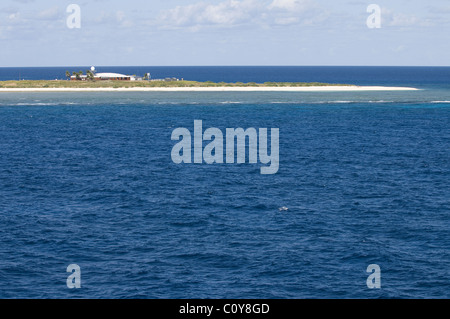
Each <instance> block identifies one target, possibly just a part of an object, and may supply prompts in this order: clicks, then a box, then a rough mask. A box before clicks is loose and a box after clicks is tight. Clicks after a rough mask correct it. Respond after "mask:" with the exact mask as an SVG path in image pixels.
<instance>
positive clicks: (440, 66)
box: [0, 64, 450, 69]
mask: <svg viewBox="0 0 450 319" xmlns="http://www.w3.org/2000/svg"><path fill="white" fill-rule="evenodd" d="M91 66H92V65H87V64H86V65H56V66H55V65H54V66H50V65H43V66H0V68H5V69H6V68H76V67H91ZM94 66H95V67H374V68H376V67H396V68H403V67H404V68H449V67H450V65H276V64H274V65H251V64H249V65H245V64H236V65H95V64H94Z"/></svg>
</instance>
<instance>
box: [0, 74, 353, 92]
mask: <svg viewBox="0 0 450 319" xmlns="http://www.w3.org/2000/svg"><path fill="white" fill-rule="evenodd" d="M80 73H81V72H78V73H77V72H73V75H75V76H76V77H77V78H78V77H79V76H81V75H82V73H81V74H80ZM66 76H67V77H68V78H70V76H71V74H70V73H67V74H66ZM92 76H93V75H92V74H89V73H88V78H89V81H66V80H52V81H47V80H21V81H0V88H4V89H15V88H17V89H38V88H117V89H119V88H153V87H156V88H160V87H168V88H171V87H312V86H347V84H329V83H318V82H265V83H255V82H248V83H243V82H234V83H226V82H212V81H206V82H198V81H184V80H183V81H95V80H93V79H92Z"/></svg>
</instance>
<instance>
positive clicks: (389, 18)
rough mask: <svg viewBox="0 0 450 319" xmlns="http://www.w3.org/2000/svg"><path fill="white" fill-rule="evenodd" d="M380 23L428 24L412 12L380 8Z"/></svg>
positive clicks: (393, 25)
mask: <svg viewBox="0 0 450 319" xmlns="http://www.w3.org/2000/svg"><path fill="white" fill-rule="evenodd" d="M381 24H382V26H389V27H412V26H421V27H423V26H430V23H429V22H428V21H426V20H423V19H421V18H419V17H417V16H416V15H414V14H408V13H397V12H394V11H392V10H389V9H386V8H382V9H381Z"/></svg>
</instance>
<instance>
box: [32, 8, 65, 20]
mask: <svg viewBox="0 0 450 319" xmlns="http://www.w3.org/2000/svg"><path fill="white" fill-rule="evenodd" d="M62 17H63V12H62V10H61V8H59V7H52V8H48V9H45V10H42V11H40V12H38V13H37V15H36V19H37V20H58V19H60V18H62Z"/></svg>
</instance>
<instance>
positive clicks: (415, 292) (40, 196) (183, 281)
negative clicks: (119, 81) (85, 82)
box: [0, 68, 450, 298]
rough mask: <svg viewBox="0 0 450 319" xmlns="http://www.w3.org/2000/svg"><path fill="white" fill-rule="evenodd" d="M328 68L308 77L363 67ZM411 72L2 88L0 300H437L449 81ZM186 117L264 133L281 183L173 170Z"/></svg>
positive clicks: (214, 170) (245, 167)
mask: <svg viewBox="0 0 450 319" xmlns="http://www.w3.org/2000/svg"><path fill="white" fill-rule="evenodd" d="M144 69H145V68H144ZM186 69H188V68H186ZM200 69H203V68H200ZM255 69H257V68H255ZM263 69H264V68H263ZM363 69H364V68H363ZM222 70H223V69H222ZM283 70H285V73H283V72H284V71H283ZM311 70H312V71H311V72H310V73H311V74H314V73H317V74H322V75H323V74H326V73H327V72H328V73H329V74H332V73H333V72H334V71H333V68H331V70H328V71H326V68H317V69H316V71H317V72H313V71H314V69H311ZM342 70H343V71H342V73H340V74H339V75H330V77H329V78H327V77H323V78H321V79H318V81H324V82H334V81H335V80H336V81H338V82H341V80H340V79H348V81H344V82H350V83H352V81H350V79H351V78H352V77H353V76H355V75H354V74H363V73H364V72H363V70H359V69H357V68H348V70H347V71H345V68H344V69H342ZM2 72H4V69H0V77H1V78H5V77H6V75H5V74H2ZM30 72H31V71H30ZM48 72H49V74H50V73H51V72H53V69H51V70H49V71H48ZM150 72H152V71H151V70H150ZM217 72H218V71H217ZM217 72H216V73H215V71H214V68H211V69H210V70H209V73H210V74H209V75H208V74H203V75H201V76H202V77H203V78H202V79H206V78H210V79H212V80H221V79H223V80H226V79H225V75H223V74H222V73H220V72H218V73H219V74H218V73H217ZM227 72H231V73H233V72H234V71H233V72H232V71H230V70H228V71H227ZM258 72H261V73H264V72H263V70H257V72H256V71H255V73H252V74H253V75H251V74H250V75H245V76H248V79H253V81H255V82H264V81H265V80H266V78H265V76H264V77H261V78H260V79H259V81H258V78H253V77H254V76H255V75H254V74H257V73H258ZM321 72H322V73H321ZM346 72H347V73H346ZM373 72H374V73H378V72H380V74H381V73H382V72H381V71H380V70H374V71H373ZM386 72H387V71H386ZM389 72H390V73H389V74H391V73H392V74H393V73H396V72H395V70H390V71H389ZM411 72H413V73H414V72H415V73H414V74H415V75H416V77H415V78H411V77H408V76H406V75H397V76H398V77H401V78H402V79H403V80H396V81H395V80H394V79H395V77H394V78H392V77H389V78H386V79H384V80H382V79H381V78H382V77H381V75H380V77H378V78H376V79H374V80H373V81H372V82H370V76H368V75H367V76H366V77H364V76H362V75H361V76H360V77H359V79H360V81H361V82H360V84H361V83H363V82H364V84H374V85H375V84H377V85H379V84H385V83H390V84H391V85H397V86H405V85H412V84H413V83H418V84H419V82H420V83H421V84H422V86H420V87H421V88H422V90H419V91H404V92H400V91H399V92H357V93H355V92H309V93H308V92H297V93H296V92H257V93H256V92H215V93H212V92H211V93H205V92H203V93H201V92H177V93H174V92H172V93H167V92H166V93H165V92H137V93H136V92H135V93H127V92H111V93H105V92H98V93H73V92H71V93H0V223H1V225H2V227H1V228H0V298H449V297H450V293H449V287H450V284H449V283H450V252H449V247H450V216H449V212H450V189H449V180H450V90H449V89H448V83H449V76H448V75H449V72H448V69H446V68H442V69H441V68H430V69H427V70H425V69H420V68H419V69H416V70H415V71H414V70H412V71H411ZM434 72H435V73H434ZM25 73H26V72H25ZM25 73H23V74H25ZM43 73H45V72H41V73H40V74H43ZM125 73H128V72H125ZM197 73H198V74H201V72H200V71H198V72H197ZM278 73H279V74H278V75H279V77H280V79H286V80H289V79H290V78H291V77H290V76H291V75H290V74H291V73H292V70H290V69H289V68H280V69H278ZM425 73H426V74H428V75H426V76H424V77H423V78H422V79H421V78H420V77H419V78H417V76H418V75H419V74H425ZM29 74H31V73H29ZM192 74H193V75H194V74H196V72H194V71H192ZM333 74H334V73H333ZM163 76H180V77H183V76H184V77H185V78H188V76H185V75H183V74H181V73H180V75H178V74H175V73H173V74H164V75H163ZM198 76H199V78H198V79H201V78H200V75H198ZM245 76H243V77H245ZM311 76H312V75H311ZM192 77H193V76H192ZM337 77H339V80H337ZM239 80H240V79H239ZM271 80H273V79H271ZM275 80H276V79H275ZM234 81H236V80H234ZM242 81H244V82H245V81H246V80H245V79H242ZM194 120H202V121H203V127H204V129H206V128H209V127H217V128H219V129H221V130H222V131H223V132H225V129H226V128H238V127H242V128H249V127H254V128H279V129H280V168H279V171H278V173H277V174H275V175H261V174H260V166H261V165H260V164H248V163H246V164H213V165H207V164H181V165H177V164H174V163H173V162H172V160H171V150H172V147H173V145H174V144H175V142H174V141H172V140H171V134H172V131H173V130H174V129H175V128H177V127H185V128H188V129H189V130H190V131H191V132H192V131H193V125H194ZM204 145H206V143H204ZM282 207H286V208H287V210H284V209H282V210H280V208H282ZM69 264H78V265H79V266H80V267H81V286H82V287H81V289H68V288H67V286H66V279H67V277H68V275H69V273H67V272H66V267H67V266H68V265H69ZM370 264H378V265H379V266H380V268H381V289H369V288H368V287H367V285H366V279H367V277H368V276H369V273H367V272H366V269H367V266H368V265H370Z"/></svg>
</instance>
